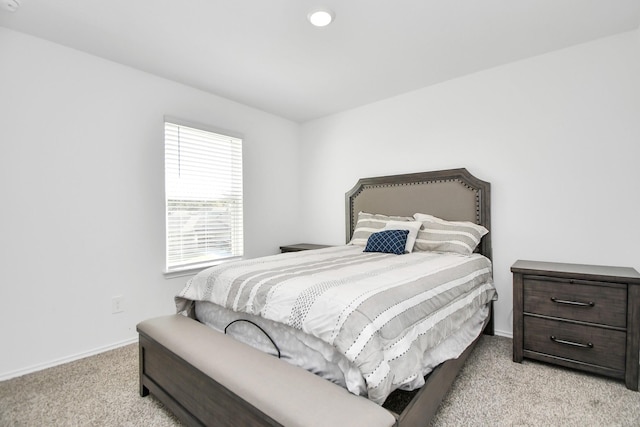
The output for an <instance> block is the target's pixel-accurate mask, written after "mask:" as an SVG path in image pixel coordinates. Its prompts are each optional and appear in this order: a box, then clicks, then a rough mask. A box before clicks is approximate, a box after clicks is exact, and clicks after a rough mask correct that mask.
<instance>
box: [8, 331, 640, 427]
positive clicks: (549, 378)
mask: <svg viewBox="0 0 640 427" xmlns="http://www.w3.org/2000/svg"><path fill="white" fill-rule="evenodd" d="M0 425H1V426H161V427H162V426H180V425H181V424H180V423H179V422H178V421H177V420H176V419H175V418H174V417H173V416H172V415H171V414H170V413H169V412H167V411H166V410H165V409H164V407H163V406H162V405H161V404H160V403H159V402H158V401H157V400H155V399H154V398H153V397H146V398H141V397H140V396H139V394H138V352H137V346H136V345H130V346H126V347H123V348H120V349H117V350H113V351H110V352H107V353H103V354H100V355H97V356H93V357H89V358H87V359H83V360H79V361H76V362H72V363H69V364H66V365H62V366H57V367H54V368H51V369H47V370H44V371H41V372H36V373H34V374H29V375H25V376H23V377H20V378H15V379H11V380H8V381H4V382H1V383H0ZM432 425H434V426H640V393H637V392H632V391H630V390H627V389H626V388H625V386H624V384H623V383H621V382H619V381H615V380H610V379H606V378H602V377H598V376H592V375H587V374H582V373H579V372H575V371H571V370H566V369H562V368H556V367H553V366H549V365H544V364H540V363H536V362H528V361H525V362H524V363H522V364H517V363H513V362H512V361H511V340H510V339H507V338H501V337H486V336H485V337H483V338H482V339H481V341H480V342H479V344H478V346H477V347H476V350H475V351H474V352H473V354H472V355H471V356H470V358H469V360H468V362H467V364H466V366H465V368H464V369H463V371H462V372H461V373H460V375H459V376H458V378H457V380H456V382H455V383H454V386H453V388H452V389H451V391H450V392H449V394H448V395H447V397H446V398H445V400H444V402H443V404H442V406H441V408H440V411H439V412H438V414H437V416H436V418H435V420H434V422H433V424H432Z"/></svg>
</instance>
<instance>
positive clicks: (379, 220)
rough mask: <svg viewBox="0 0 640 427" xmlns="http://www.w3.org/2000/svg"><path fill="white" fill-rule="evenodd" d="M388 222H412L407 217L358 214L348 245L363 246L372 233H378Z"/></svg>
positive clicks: (411, 219)
mask: <svg viewBox="0 0 640 427" xmlns="http://www.w3.org/2000/svg"><path fill="white" fill-rule="evenodd" d="M389 221H413V218H411V217H409V216H387V215H381V214H370V213H366V212H360V213H359V214H358V222H357V223H356V228H355V230H354V231H353V236H351V241H350V242H349V244H350V245H357V246H365V245H366V244H367V239H369V236H371V234H372V233H375V232H376V231H380V230H382V229H383V228H384V226H385V225H387V223H388V222H389Z"/></svg>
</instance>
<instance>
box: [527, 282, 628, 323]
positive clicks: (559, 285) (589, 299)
mask: <svg viewBox="0 0 640 427" xmlns="http://www.w3.org/2000/svg"><path fill="white" fill-rule="evenodd" d="M524 311H525V313H535V314H541V315H546V316H552V317H560V318H564V319H571V320H579V321H583V322H590V323H599V324H602V325H609V326H615V327H619V328H624V327H626V324H627V287H626V286H625V285H623V284H613V283H599V282H591V281H586V280H563V279H552V278H546V277H539V276H525V277H524Z"/></svg>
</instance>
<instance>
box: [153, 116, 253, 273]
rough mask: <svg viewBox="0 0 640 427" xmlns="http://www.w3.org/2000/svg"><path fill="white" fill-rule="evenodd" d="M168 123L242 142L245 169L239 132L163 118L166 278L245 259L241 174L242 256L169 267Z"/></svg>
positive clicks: (242, 178) (171, 117) (242, 163)
mask: <svg viewBox="0 0 640 427" xmlns="http://www.w3.org/2000/svg"><path fill="white" fill-rule="evenodd" d="M167 123H169V124H172V125H176V126H183V127H188V128H192V129H195V130H198V131H204V132H210V133H214V134H217V135H220V136H223V137H229V138H234V139H238V140H240V144H241V150H240V167H241V168H242V170H243V169H244V136H243V135H242V134H240V133H238V132H234V131H229V130H227V129H222V128H218V127H214V126H210V125H204V124H202V123H196V122H192V121H188V120H184V119H181V118H177V117H174V116H164V117H163V123H162V124H163V126H162V132H163V166H164V167H163V175H164V220H165V233H164V244H165V247H164V276H165V277H166V278H172V277H180V276H188V275H193V274H195V273H197V272H198V271H200V270H203V269H205V268H208V267H212V266H215V265H219V264H223V263H226V262H230V261H235V260H239V259H243V258H244V172H242V173H241V180H242V187H241V188H242V190H241V191H242V193H241V201H242V208H241V215H242V221H241V224H240V227H241V230H240V233H242V235H241V240H242V250H241V252H242V255H239V256H230V257H226V258H222V259H215V260H208V261H204V262H201V263H193V264H187V265H184V266H173V267H170V265H169V205H168V203H169V195H168V194H167V193H168V191H167V183H168V180H167V134H166V126H167Z"/></svg>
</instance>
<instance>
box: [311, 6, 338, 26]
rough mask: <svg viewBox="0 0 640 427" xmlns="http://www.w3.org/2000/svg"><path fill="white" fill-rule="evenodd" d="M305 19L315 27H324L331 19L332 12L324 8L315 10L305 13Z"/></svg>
mask: <svg viewBox="0 0 640 427" xmlns="http://www.w3.org/2000/svg"><path fill="white" fill-rule="evenodd" d="M307 19H309V22H311V24H312V25H315V26H316V27H326V26H327V25H329V24H331V21H333V12H331V11H329V10H326V9H320V10H315V11H313V12H311V13H310V14H309V15H307Z"/></svg>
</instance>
